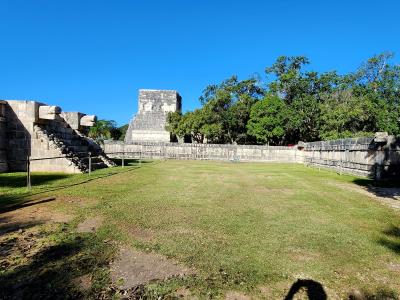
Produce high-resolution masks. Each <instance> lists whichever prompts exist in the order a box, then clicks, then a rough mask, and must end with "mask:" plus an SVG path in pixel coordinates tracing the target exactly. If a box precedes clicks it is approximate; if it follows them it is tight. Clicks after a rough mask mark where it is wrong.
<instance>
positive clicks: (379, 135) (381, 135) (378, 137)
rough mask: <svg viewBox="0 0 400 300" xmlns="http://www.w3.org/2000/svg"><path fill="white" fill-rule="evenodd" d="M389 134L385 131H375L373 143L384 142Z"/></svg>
mask: <svg viewBox="0 0 400 300" xmlns="http://www.w3.org/2000/svg"><path fill="white" fill-rule="evenodd" d="M388 137H389V135H388V133H387V132H376V133H375V136H374V142H375V143H386V142H387V139H388Z"/></svg>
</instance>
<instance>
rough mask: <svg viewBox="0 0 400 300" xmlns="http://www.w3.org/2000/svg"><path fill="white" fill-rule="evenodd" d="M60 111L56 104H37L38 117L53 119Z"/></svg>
mask: <svg viewBox="0 0 400 300" xmlns="http://www.w3.org/2000/svg"><path fill="white" fill-rule="evenodd" d="M60 113H61V108H60V107H58V106H48V105H42V106H39V119H44V120H55V119H56V118H57V116H58V115H59V114H60Z"/></svg>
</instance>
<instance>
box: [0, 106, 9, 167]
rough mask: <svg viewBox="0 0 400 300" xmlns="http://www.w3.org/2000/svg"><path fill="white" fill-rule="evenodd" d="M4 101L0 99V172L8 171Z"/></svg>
mask: <svg viewBox="0 0 400 300" xmlns="http://www.w3.org/2000/svg"><path fill="white" fill-rule="evenodd" d="M6 104H7V103H6V102H5V101H2V100H0V173H1V172H6V171H8V163H7V152H6Z"/></svg>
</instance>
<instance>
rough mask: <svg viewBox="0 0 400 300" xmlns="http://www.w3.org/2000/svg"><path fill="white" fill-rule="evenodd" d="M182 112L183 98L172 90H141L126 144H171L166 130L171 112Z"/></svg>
mask: <svg viewBox="0 0 400 300" xmlns="http://www.w3.org/2000/svg"><path fill="white" fill-rule="evenodd" d="M175 111H181V96H180V95H179V94H178V93H177V92H176V91H170V90H139V99H138V112H137V114H136V115H135V116H134V117H133V119H132V120H131V122H130V123H129V128H128V131H127V133H126V137H125V141H126V142H128V143H129V142H139V141H148V142H171V141H174V137H172V136H171V134H170V133H169V132H168V131H167V130H166V129H165V125H166V121H167V115H168V113H169V112H175Z"/></svg>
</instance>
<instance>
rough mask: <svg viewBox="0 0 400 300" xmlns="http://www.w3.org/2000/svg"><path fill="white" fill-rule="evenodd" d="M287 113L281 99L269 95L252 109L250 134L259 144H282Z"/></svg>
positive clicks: (249, 126) (248, 126)
mask: <svg viewBox="0 0 400 300" xmlns="http://www.w3.org/2000/svg"><path fill="white" fill-rule="evenodd" d="M285 112H286V105H285V103H284V102H283V101H282V100H281V99H280V98H279V97H277V96H274V95H267V96H266V97H265V98H264V99H263V100H260V101H258V102H257V103H255V104H254V105H253V107H252V108H251V112H250V120H249V122H248V124H247V128H248V133H249V134H250V135H252V136H254V137H255V138H256V139H257V142H259V143H263V144H265V143H272V144H282V138H283V136H284V135H285V119H286V118H285Z"/></svg>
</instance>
